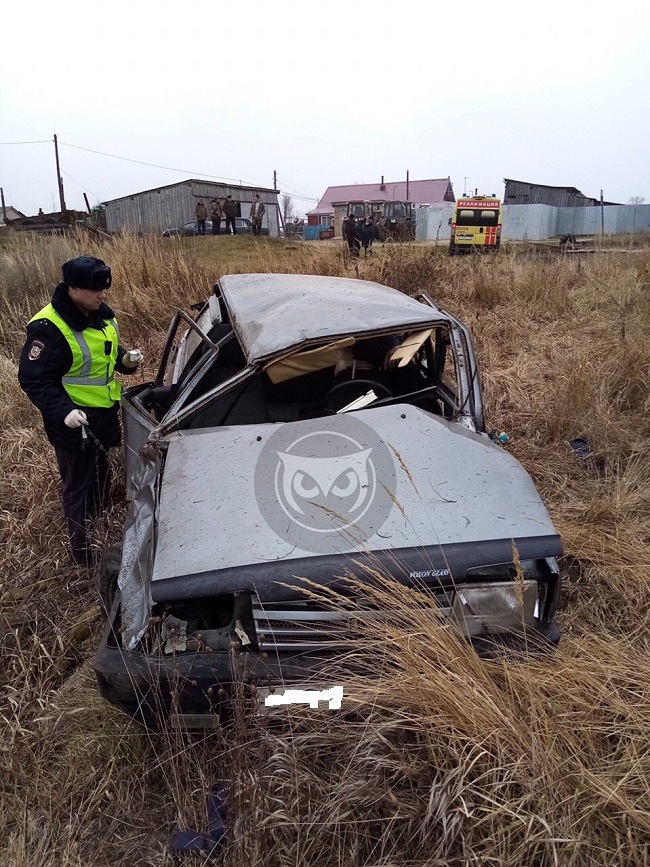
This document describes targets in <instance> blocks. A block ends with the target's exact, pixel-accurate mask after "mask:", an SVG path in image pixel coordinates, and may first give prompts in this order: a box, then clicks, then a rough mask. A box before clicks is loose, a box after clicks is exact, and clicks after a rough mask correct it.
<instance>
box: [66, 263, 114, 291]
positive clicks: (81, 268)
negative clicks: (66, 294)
mask: <svg viewBox="0 0 650 867" xmlns="http://www.w3.org/2000/svg"><path fill="white" fill-rule="evenodd" d="M61 272H62V273H63V282H64V283H65V285H66V286H74V287H75V289H93V290H94V291H95V292H101V291H102V289H108V288H109V287H110V285H111V269H110V268H109V267H108V265H107V264H106V263H105V262H103V261H102V260H101V259H95V258H94V257H93V256H77V258H76V259H71V260H70V261H69V262H66V263H65V264H63V265H62V266H61Z"/></svg>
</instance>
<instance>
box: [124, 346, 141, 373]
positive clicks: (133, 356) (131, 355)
mask: <svg viewBox="0 0 650 867" xmlns="http://www.w3.org/2000/svg"><path fill="white" fill-rule="evenodd" d="M143 358H144V355H143V354H142V353H141V352H140V350H139V349H129V351H128V352H125V353H124V355H123V356H122V364H123V365H124V367H130V368H131V369H133V368H136V367H137V366H138V364H140V362H141V361H142V359H143Z"/></svg>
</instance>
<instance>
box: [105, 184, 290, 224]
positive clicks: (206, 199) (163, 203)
mask: <svg viewBox="0 0 650 867" xmlns="http://www.w3.org/2000/svg"><path fill="white" fill-rule="evenodd" d="M256 193H259V196H260V198H261V200H262V201H263V202H264V204H265V205H266V213H265V215H264V220H263V222H262V226H263V227H265V228H268V230H269V235H271V236H272V237H278V236H279V234H280V224H279V213H278V194H279V193H278V190H272V189H268V188H266V187H244V186H238V185H236V184H223V183H216V182H214V181H199V180H195V179H190V180H187V181H180V182H179V183H177V184H168V185H167V186H164V187H157V188H156V189H153V190H144V191H143V192H141V193H133V194H132V195H130V196H122V197H121V198H119V199H111V200H110V201H108V202H103V204H104V206H105V208H106V227H107V228H108V231H109V232H124V231H128V232H135V233H137V234H146V233H150V232H153V233H157V232H164V230H165V229H174V228H177V227H178V226H182V225H183V224H184V223H188V222H189V221H190V220H193V219H194V208H195V207H196V203H197V202H199V201H202V202H203V203H204V204H205V206H206V207H207V208H208V210H209V209H210V199H212V198H218V199H219V200H220V201H223V199H225V198H226V196H232V198H233V199H234V201H235V202H236V203H237V205H238V207H239V216H241V217H248V216H249V213H250V206H251V203H252V201H253V198H254V196H255V194H256Z"/></svg>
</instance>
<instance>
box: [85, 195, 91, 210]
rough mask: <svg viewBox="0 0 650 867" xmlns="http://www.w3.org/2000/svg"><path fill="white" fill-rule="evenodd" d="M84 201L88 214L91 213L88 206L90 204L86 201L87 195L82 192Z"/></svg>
mask: <svg viewBox="0 0 650 867" xmlns="http://www.w3.org/2000/svg"><path fill="white" fill-rule="evenodd" d="M84 202H85V203H86V210H87V211H88V213H89V214H92V210H91V208H90V204H89V202H88V196H87V195H86V194H85V193H84Z"/></svg>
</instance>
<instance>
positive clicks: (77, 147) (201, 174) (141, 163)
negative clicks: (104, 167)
mask: <svg viewBox="0 0 650 867" xmlns="http://www.w3.org/2000/svg"><path fill="white" fill-rule="evenodd" d="M59 144H62V145H65V146H66V147H69V148H75V150H78V151H87V152H88V153H91V154H99V156H102V157H111V158H112V159H114V160H124V162H127V163H137V165H139V166H149V168H152V169H164V170H165V171H167V172H180V173H181V174H184V175H189V176H190V177H197V176H198V177H202V178H212V179H213V180H216V181H235V183H239V184H243V183H244V181H242V179H241V178H224V177H221V176H220V175H208V174H206V173H205V172H191V171H189V170H188V169H175V168H173V167H172V166H160V165H158V164H157V163H147V162H144V160H134V159H131V158H130V157H120V156H118V155H117V154H107V153H105V152H104V151H96V150H93V149H92V148H84V147H81V146H80V145H74V144H70V142H66V141H62V142H59ZM246 186H249V187H254V186H257V185H256V184H252V183H250V182H249V181H246Z"/></svg>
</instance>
